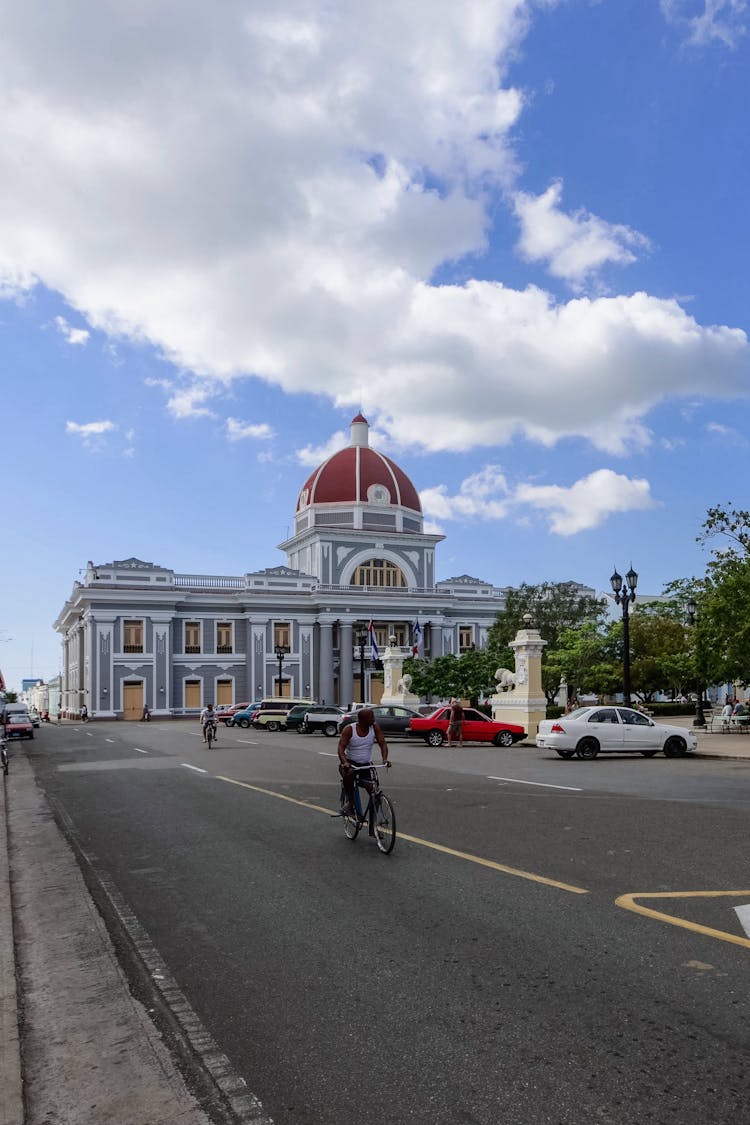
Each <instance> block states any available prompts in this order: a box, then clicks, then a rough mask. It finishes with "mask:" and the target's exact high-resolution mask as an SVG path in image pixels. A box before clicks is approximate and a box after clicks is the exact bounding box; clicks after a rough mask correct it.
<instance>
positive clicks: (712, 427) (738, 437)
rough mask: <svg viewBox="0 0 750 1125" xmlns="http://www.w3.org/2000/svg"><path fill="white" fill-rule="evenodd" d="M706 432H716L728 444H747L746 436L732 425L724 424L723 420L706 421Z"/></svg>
mask: <svg viewBox="0 0 750 1125" xmlns="http://www.w3.org/2000/svg"><path fill="white" fill-rule="evenodd" d="M706 432H707V433H709V434H716V436H717V437H720V438H722V439H723V440H724V442H726V443H728V444H730V445H747V438H745V437H744V436H743V435H742V434H741V433H740V432H739V430H735V429H734V427H733V426H725V425H724V423H723V422H707V423H706Z"/></svg>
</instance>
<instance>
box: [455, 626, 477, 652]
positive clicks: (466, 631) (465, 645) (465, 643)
mask: <svg viewBox="0 0 750 1125" xmlns="http://www.w3.org/2000/svg"><path fill="white" fill-rule="evenodd" d="M473 648H476V643H475V641H474V626H473V625H459V627H458V651H459V652H470V651H471V650H472V649H473Z"/></svg>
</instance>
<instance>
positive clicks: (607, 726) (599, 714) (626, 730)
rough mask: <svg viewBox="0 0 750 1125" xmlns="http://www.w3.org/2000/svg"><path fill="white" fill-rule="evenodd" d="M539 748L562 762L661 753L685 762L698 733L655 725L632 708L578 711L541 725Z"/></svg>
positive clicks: (665, 725) (695, 745)
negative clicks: (557, 755)
mask: <svg viewBox="0 0 750 1125" xmlns="http://www.w3.org/2000/svg"><path fill="white" fill-rule="evenodd" d="M536 744H537V746H539V747H540V748H541V749H543V750H555V751H557V753H558V754H559V755H560V757H561V758H572V757H573V755H574V754H575V755H576V756H577V757H578V758H587V759H590V758H595V757H596V756H597V754H599V753H601V754H643V756H644V758H653V756H654V754H658V752H659V751H660V750H662V751H663V752H664V756H665V757H667V758H682V757H683V756H684V755H685V754H687V753H688V752H689V751H691V750H695V749H696V747H697V745H698V738H697V736H696V734H695V731H693V730H690V729H689V728H685V727H673V726H669V725H668V724H667V723H655V722H654V721H653V719H649V717H648V715H643V714H642V713H641V712H640V711H635V710H633V708H632V707H598V706H597V707H579V708H578V709H577V710H576V711H571V712H570V714H569V715H561V716H560V718H559V719H545V720H544V721H543V722H541V723H540V724H539V731H538V733H537V736H536Z"/></svg>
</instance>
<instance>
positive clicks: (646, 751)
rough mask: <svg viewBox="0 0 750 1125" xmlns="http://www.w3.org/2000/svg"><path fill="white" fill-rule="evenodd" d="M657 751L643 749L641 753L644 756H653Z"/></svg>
mask: <svg viewBox="0 0 750 1125" xmlns="http://www.w3.org/2000/svg"><path fill="white" fill-rule="evenodd" d="M655 753H656V750H641V754H642V756H643V757H644V758H653V756H654V754H655Z"/></svg>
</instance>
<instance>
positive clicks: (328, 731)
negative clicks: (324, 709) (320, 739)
mask: <svg viewBox="0 0 750 1125" xmlns="http://www.w3.org/2000/svg"><path fill="white" fill-rule="evenodd" d="M323 734H324V735H325V736H326V738H335V736H336V734H337V730H336V724H335V723H326V724H325V726H324V727H323Z"/></svg>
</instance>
